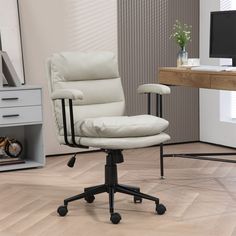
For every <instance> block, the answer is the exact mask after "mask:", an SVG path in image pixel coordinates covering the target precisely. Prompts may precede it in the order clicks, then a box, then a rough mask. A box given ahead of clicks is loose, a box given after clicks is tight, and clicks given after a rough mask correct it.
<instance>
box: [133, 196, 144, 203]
mask: <svg viewBox="0 0 236 236" xmlns="http://www.w3.org/2000/svg"><path fill="white" fill-rule="evenodd" d="M142 201H143V199H142V198H141V197H136V196H134V203H142Z"/></svg>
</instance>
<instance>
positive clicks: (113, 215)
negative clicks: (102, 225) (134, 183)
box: [110, 213, 121, 225]
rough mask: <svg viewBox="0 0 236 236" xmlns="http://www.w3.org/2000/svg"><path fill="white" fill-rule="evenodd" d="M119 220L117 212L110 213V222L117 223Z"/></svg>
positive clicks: (119, 216)
mask: <svg viewBox="0 0 236 236" xmlns="http://www.w3.org/2000/svg"><path fill="white" fill-rule="evenodd" d="M120 220H121V215H120V214H119V213H112V214H111V218H110V221H111V222H112V224H115V225H116V224H119V223H120Z"/></svg>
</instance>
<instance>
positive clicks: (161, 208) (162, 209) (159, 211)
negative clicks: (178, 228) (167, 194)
mask: <svg viewBox="0 0 236 236" xmlns="http://www.w3.org/2000/svg"><path fill="white" fill-rule="evenodd" d="M156 212H157V214H158V215H164V214H165V212H166V207H165V206H164V205H163V204H158V205H157V206H156Z"/></svg>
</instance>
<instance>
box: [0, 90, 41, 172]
mask: <svg viewBox="0 0 236 236" xmlns="http://www.w3.org/2000/svg"><path fill="white" fill-rule="evenodd" d="M0 136H7V137H11V138H15V139H17V140H19V141H20V142H21V143H22V145H23V151H22V153H21V159H23V160H24V161H25V163H21V164H10V165H3V166H0V171H6V170H16V169H25V168H32V167H42V166H44V164H45V154H44V145H43V115H42V88H40V87H33V86H22V87H4V88H0Z"/></svg>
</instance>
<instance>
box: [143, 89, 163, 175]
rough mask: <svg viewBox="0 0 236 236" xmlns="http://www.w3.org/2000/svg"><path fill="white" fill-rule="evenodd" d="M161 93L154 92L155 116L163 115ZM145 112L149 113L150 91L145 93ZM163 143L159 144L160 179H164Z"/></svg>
mask: <svg viewBox="0 0 236 236" xmlns="http://www.w3.org/2000/svg"><path fill="white" fill-rule="evenodd" d="M162 107H163V106H162V95H160V94H156V116H158V117H160V118H162V117H163V108H162ZM147 108H148V109H147V113H148V115H151V93H147ZM163 149H164V144H163V143H161V144H160V174H161V179H164V178H165V177H164V150H163Z"/></svg>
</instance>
